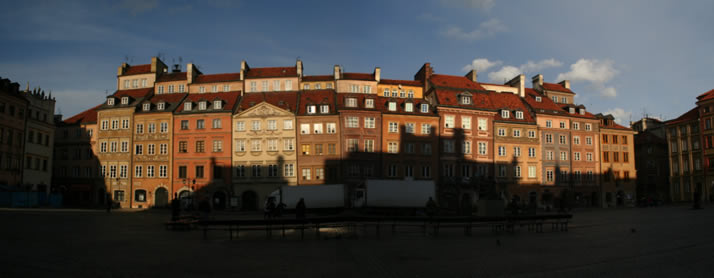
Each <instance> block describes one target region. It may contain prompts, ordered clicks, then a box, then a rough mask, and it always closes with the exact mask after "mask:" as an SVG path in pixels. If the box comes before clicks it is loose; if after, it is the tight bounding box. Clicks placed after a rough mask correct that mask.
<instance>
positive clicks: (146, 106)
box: [142, 103, 151, 111]
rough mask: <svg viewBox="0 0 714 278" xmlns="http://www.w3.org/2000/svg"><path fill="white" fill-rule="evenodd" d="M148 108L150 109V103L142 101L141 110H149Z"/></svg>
mask: <svg viewBox="0 0 714 278" xmlns="http://www.w3.org/2000/svg"><path fill="white" fill-rule="evenodd" d="M150 109H151V103H144V105H142V110H144V111H149V110H150Z"/></svg>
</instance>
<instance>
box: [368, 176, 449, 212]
mask: <svg viewBox="0 0 714 278" xmlns="http://www.w3.org/2000/svg"><path fill="white" fill-rule="evenodd" d="M360 195H362V196H360ZM430 197H431V198H432V199H433V200H434V201H436V200H437V198H436V185H435V184H434V181H426V180H366V181H365V188H364V191H363V192H360V191H357V199H356V200H355V203H354V205H355V207H369V208H380V207H381V208H423V207H425V206H426V202H427V201H428V200H429V198H430Z"/></svg>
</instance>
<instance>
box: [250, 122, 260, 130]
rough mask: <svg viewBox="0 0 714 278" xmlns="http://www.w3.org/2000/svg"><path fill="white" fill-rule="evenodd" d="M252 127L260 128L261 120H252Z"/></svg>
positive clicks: (252, 128)
mask: <svg viewBox="0 0 714 278" xmlns="http://www.w3.org/2000/svg"><path fill="white" fill-rule="evenodd" d="M250 129H251V130H254V131H256V130H260V121H252V122H251V127H250Z"/></svg>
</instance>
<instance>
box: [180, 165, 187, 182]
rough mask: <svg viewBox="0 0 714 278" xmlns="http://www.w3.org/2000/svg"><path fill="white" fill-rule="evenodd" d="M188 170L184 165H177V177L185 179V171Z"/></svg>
mask: <svg viewBox="0 0 714 278" xmlns="http://www.w3.org/2000/svg"><path fill="white" fill-rule="evenodd" d="M187 172H188V171H187V170H186V166H179V168H178V177H179V179H185V178H186V176H187V175H186V173H187Z"/></svg>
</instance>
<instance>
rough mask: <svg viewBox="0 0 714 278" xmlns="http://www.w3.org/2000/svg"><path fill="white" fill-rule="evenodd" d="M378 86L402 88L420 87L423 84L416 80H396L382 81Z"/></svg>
mask: <svg viewBox="0 0 714 278" xmlns="http://www.w3.org/2000/svg"><path fill="white" fill-rule="evenodd" d="M379 84H386V85H404V86H422V85H424V84H422V83H421V81H417V80H397V79H382V80H379Z"/></svg>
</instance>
